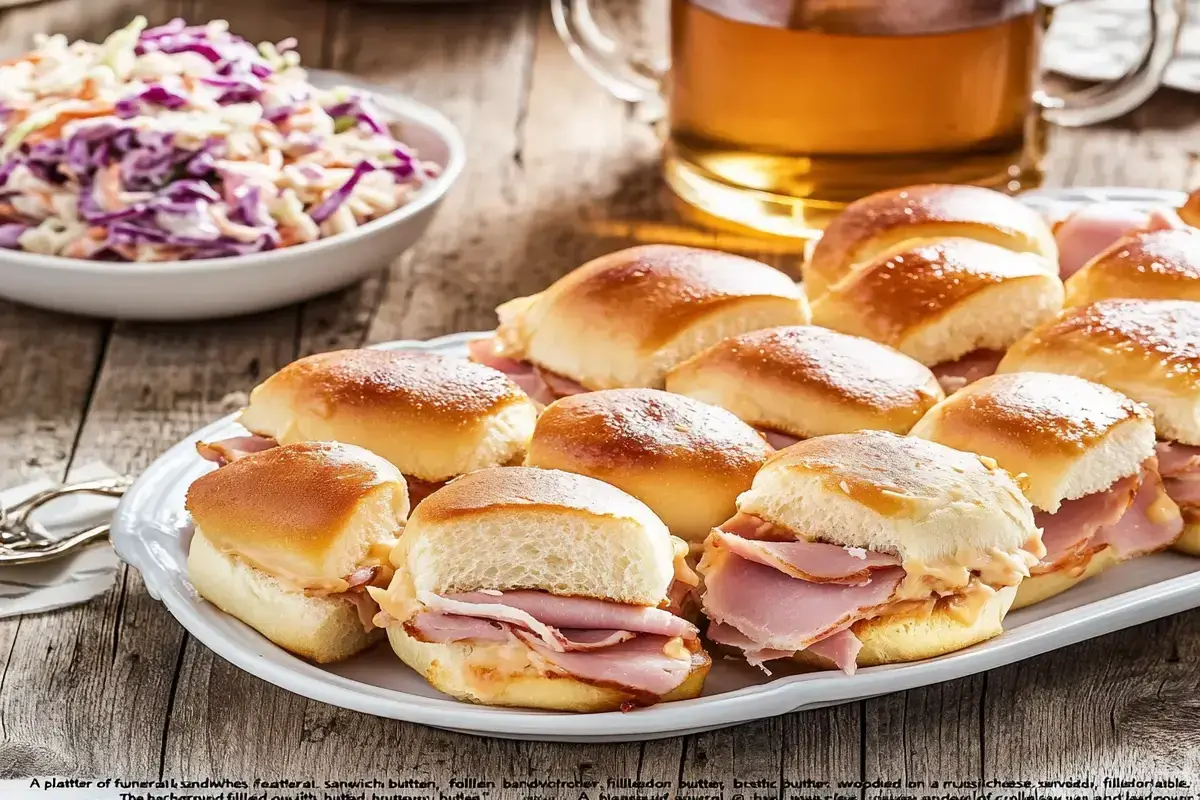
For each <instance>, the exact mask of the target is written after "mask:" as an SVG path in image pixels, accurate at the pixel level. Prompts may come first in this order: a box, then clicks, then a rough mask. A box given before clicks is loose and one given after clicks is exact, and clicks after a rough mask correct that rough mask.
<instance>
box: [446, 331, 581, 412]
mask: <svg viewBox="0 0 1200 800" xmlns="http://www.w3.org/2000/svg"><path fill="white" fill-rule="evenodd" d="M467 351H468V354H469V356H470V359H471V360H472V361H474V362H475V363H476V364H483V365H485V366H488V367H491V368H492V369H498V370H500V371H501V372H503V373H504V374H505V375H507V376H508V377H509V379H510V380H511V381H512V382H513V383H515V384H517V386H520V387H521V391H523V392H525V394H527V395H529V397H530V398H531V399H532V400H534V401H535V402H538V403H541V404H542V405H544V406H546V405H550V404H551V403H553V402H554V401H555V400H557V399H558V398H560V397H566V396H568V395H572V394H583V393H584V392H588V391H591V390H590V389H588V388H587V387H586V386H583V385H582V384H580V383H578V382H577V381H574V380H572V379H570V378H568V377H566V376H563V375H559V374H558V373H556V372H551V371H550V370H548V369H543V368H541V367H538V366H535V365H533V364H531V363H529V362H528V361H517V360H516V359H513V358H507V357H505V356H501V355H497V354H496V340H495V339H493V338H490V337H489V338H486V339H476V340H475V341H473V342H470V343H469V344H468V345H467Z"/></svg>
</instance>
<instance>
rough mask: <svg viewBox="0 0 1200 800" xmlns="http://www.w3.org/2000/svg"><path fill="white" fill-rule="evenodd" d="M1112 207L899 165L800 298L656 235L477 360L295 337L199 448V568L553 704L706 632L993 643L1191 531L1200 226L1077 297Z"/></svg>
mask: <svg viewBox="0 0 1200 800" xmlns="http://www.w3.org/2000/svg"><path fill="white" fill-rule="evenodd" d="M1184 211H1186V209H1184ZM1181 214H1182V212H1181ZM1093 221H1094V220H1093ZM1089 224H1091V223H1090V222H1089V218H1088V217H1087V216H1086V215H1085V216H1084V217H1081V218H1079V219H1075V220H1074V221H1072V222H1071V226H1070V227H1067V226H1066V225H1065V223H1064V224H1063V225H1060V226H1059V231H1058V232H1059V234H1060V236H1059V239H1058V243H1057V244H1056V240H1055V234H1054V232H1053V231H1052V230H1051V228H1050V226H1049V225H1047V223H1045V222H1044V221H1042V220H1041V219H1040V218H1039V217H1038V216H1037V215H1036V214H1034V213H1033V212H1032V211H1030V210H1029V209H1027V208H1026V207H1025V206H1023V205H1021V204H1020V203H1017V202H1016V201H1014V200H1012V199H1011V198H1008V197H1005V196H1003V195H1000V194H998V193H995V192H991V191H988V190H985V189H980V188H976V187H961V186H936V185H931V186H919V187H911V188H910V189H906V190H902V191H896V192H885V193H881V194H879V195H874V196H872V197H869V198H866V199H865V200H862V201H859V202H858V203H855V204H852V205H851V206H850V207H849V208H848V209H847V210H846V212H845V213H844V214H843V215H842V217H841V218H839V219H838V220H837V221H835V222H834V223H833V225H831V227H830V228H829V231H828V232H827V233H826V235H825V237H824V239H822V240H821V242H820V243H819V244H818V245H817V246H816V248H815V249H814V252H813V253H812V257H811V260H810V261H809V263H808V264H807V265H806V266H805V268H804V277H805V289H806V290H807V294H806V291H805V289H802V288H801V286H800V285H798V284H797V283H796V282H795V281H793V280H792V279H791V278H789V277H788V276H786V275H784V274H783V273H782V272H779V271H777V270H775V269H773V268H771V267H769V266H767V265H766V264H763V263H760V262H757V261H752V260H750V259H745V258H740V257H737V256H731V255H728V254H724V253H717V252H713V251H707V250H699V249H695V248H686V247H675V246H669V245H649V246H642V247H635V248H631V249H628V250H623V251H619V252H616V253H612V254H610V255H607V256H602V257H600V258H598V259H595V260H593V261H591V262H588V263H587V264H584V265H583V266H581V267H579V268H578V269H576V270H575V271H573V272H571V273H569V274H568V275H566V276H565V277H563V278H561V279H560V280H559V281H557V282H556V283H554V284H553V285H551V286H550V287H549V288H547V289H545V290H544V291H542V292H540V293H538V294H535V295H532V296H529V297H523V298H518V299H516V300H513V301H510V302H508V303H505V304H504V305H502V306H501V307H500V308H499V309H498V313H499V316H500V325H499V327H498V329H497V332H496V334H495V335H494V336H489V337H486V338H483V339H480V340H478V341H476V342H474V343H473V344H472V346H471V348H470V360H462V359H455V358H448V357H442V356H436V355H430V354H422V353H411V352H385V351H376V350H351V351H340V352H335V353H326V354H321V355H316V356H309V357H307V358H302V359H300V360H299V361H297V362H295V363H293V364H291V365H289V366H287V367H285V368H284V369H282V370H280V371H279V372H278V373H276V374H275V375H273V376H271V377H269V378H268V379H267V380H266V381H264V382H263V383H262V384H261V385H260V386H258V387H257V388H255V389H254V391H253V392H252V393H251V395H250V400H249V404H248V405H247V407H246V408H245V409H244V410H243V411H242V413H241V415H240V418H239V421H240V422H241V423H242V424H243V426H244V427H245V428H246V429H247V431H248V433H247V435H245V436H240V437H235V438H233V439H228V440H224V441H220V442H208V443H201V444H200V445H198V450H199V454H200V455H201V456H203V457H204V458H206V459H208V460H210V461H213V462H215V463H216V464H217V467H216V468H215V469H213V470H212V471H211V472H209V473H207V474H206V475H204V476H203V477H201V478H200V479H198V480H197V481H196V482H195V484H194V485H193V486H192V489H191V491H190V492H189V495H188V501H187V507H188V510H189V512H190V513H191V515H192V519H193V521H194V522H195V531H194V534H193V538H192V541H191V553H190V559H189V571H190V574H191V579H192V583H193V585H194V586H195V587H196V589H197V591H199V592H200V594H201V595H202V596H204V597H205V598H207V599H208V600H210V601H211V602H213V603H214V604H215V605H217V606H218V607H220V608H221V609H223V610H224V611H226V612H227V613H229V614H230V615H232V616H234V617H237V618H238V619H240V620H242V621H243V622H245V623H246V624H248V625H250V626H251V627H253V628H255V629H257V630H258V631H259V632H261V633H262V634H263V635H264V636H266V637H267V638H268V639H270V640H271V641H273V642H275V643H276V644H278V645H279V646H281V647H283V648H285V649H287V650H289V651H291V652H293V653H296V654H297V655H299V656H302V657H304V658H307V659H310V660H313V661H316V662H319V663H326V662H330V661H337V660H340V659H344V658H349V657H352V656H353V655H355V654H356V653H358V652H360V651H362V650H364V649H366V648H368V647H371V646H373V645H374V644H375V643H376V642H377V641H379V640H382V639H386V640H387V641H388V642H389V644H390V645H391V648H392V650H393V651H394V652H395V654H396V655H397V656H398V657H399V659H400V660H401V661H403V662H404V663H405V664H407V665H409V666H410V667H412V668H413V669H414V670H416V671H417V672H419V673H420V674H421V675H423V676H424V677H425V678H426V679H427V680H428V681H429V682H430V683H431V684H432V685H433V686H434V687H436V688H437V689H439V690H441V691H443V692H445V693H446V694H448V695H451V696H453V697H456V698H459V699H462V700H465V701H469V702H475V703H484V704H489V705H500V706H517V707H526V708H537V709H548V710H561V711H586V712H597V711H611V710H629V709H632V708H635V707H638V706H645V705H651V704H654V703H659V702H666V701H674V700H683V699H687V698H692V697H696V696H697V695H699V694H700V693H701V691H702V690H703V685H704V680H705V677H706V675H707V673H708V671H709V667H710V664H711V661H712V658H713V657H714V656H719V657H724V658H735V659H738V660H744V661H746V662H748V663H750V664H752V665H756V666H758V667H761V668H763V669H764V670H767V671H775V670H778V669H780V668H782V667H784V666H785V665H789V664H790V665H792V667H793V668H798V669H830V670H834V669H836V670H841V671H842V672H845V673H848V674H853V673H854V672H855V671H856V670H857V669H859V668H862V667H869V666H874V665H881V664H893V663H902V662H906V661H913V660H917V659H924V658H929V657H933V656H938V655H943V654H946V653H951V652H954V651H957V650H960V649H962V648H965V647H969V646H971V645H974V644H976V643H979V642H982V641H985V640H987V639H990V638H993V637H995V636H998V635H1000V634H1001V632H1002V631H1003V627H1004V620H1005V617H1006V615H1007V614H1008V613H1009V611H1010V610H1011V609H1014V608H1021V607H1024V606H1028V605H1032V604H1035V603H1039V602H1042V601H1045V600H1046V599H1048V598H1050V597H1052V596H1055V595H1058V594H1060V593H1063V592H1066V591H1068V590H1069V589H1070V588H1071V587H1072V586H1074V585H1076V584H1078V583H1080V582H1081V581H1084V580H1086V579H1089V578H1091V577H1093V576H1095V575H1097V574H1099V573H1100V572H1102V571H1104V570H1106V569H1109V568H1111V567H1113V566H1114V565H1116V564H1119V563H1121V562H1124V561H1128V560H1131V559H1137V558H1148V557H1153V554H1154V553H1156V552H1159V551H1161V550H1164V549H1166V548H1175V549H1176V550H1179V551H1181V552H1185V553H1189V554H1192V555H1200V289H1198V287H1200V247H1198V244H1197V238H1198V237H1200V233H1198V232H1196V231H1193V230H1190V229H1187V228H1186V227H1185V226H1184V225H1183V224H1182V223H1180V224H1179V225H1163V226H1157V227H1160V228H1163V229H1162V230H1149V229H1148V228H1151V227H1156V226H1153V225H1150V223H1149V222H1147V221H1145V220H1143V221H1141V222H1140V223H1139V225H1140V227H1138V228H1137V229H1136V230H1133V231H1132V232H1131V233H1130V235H1128V236H1125V238H1121V239H1120V240H1119V241H1116V242H1115V243H1114V242H1107V243H1106V244H1105V246H1104V247H1101V248H1099V249H1098V250H1097V253H1096V254H1093V255H1089V257H1088V259H1087V260H1086V263H1084V264H1082V265H1081V267H1080V268H1079V269H1075V270H1074V271H1073V274H1072V275H1071V276H1070V277H1069V279H1068V280H1067V284H1066V287H1065V290H1064V285H1063V282H1062V280H1061V279H1060V277H1059V272H1060V269H1061V268H1062V265H1061V264H1060V263H1059V261H1058V248H1059V247H1060V246H1062V245H1063V244H1064V242H1065V243H1067V244H1071V246H1072V247H1074V244H1072V242H1073V241H1074V240H1072V239H1071V238H1070V237H1071V236H1075V235H1076V234H1077V233H1078V232H1079V231H1080V230H1083V229H1084V228H1086V226H1087V225H1089ZM1064 230H1065V231H1066V235H1064V234H1063V231H1064ZM1075 244H1077V242H1075ZM1077 252H1078V248H1077V249H1076V250H1073V251H1072V253H1073V254H1074V253H1077ZM1072 257H1074V255H1073V256H1072ZM1064 271H1065V270H1064ZM1064 297H1065V301H1066V305H1067V307H1066V309H1065V310H1064V308H1063V306H1064ZM810 298H811V300H812V305H811V313H810V305H809V300H810ZM814 320H815V322H816V324H813V322H814ZM710 653H711V654H712V655H710Z"/></svg>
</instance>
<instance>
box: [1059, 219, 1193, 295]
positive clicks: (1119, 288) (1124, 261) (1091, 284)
mask: <svg viewBox="0 0 1200 800" xmlns="http://www.w3.org/2000/svg"><path fill="white" fill-rule="evenodd" d="M1066 287H1067V300H1066V305H1068V306H1083V305H1087V304H1088V303H1094V302H1095V301H1097V300H1109V299H1113V298H1121V297H1130V298H1141V299H1147V300H1200V231H1197V230H1195V229H1193V228H1188V229H1186V230H1164V231H1153V232H1150V233H1137V234H1134V235H1133V236H1129V237H1127V238H1125V239H1121V240H1120V241H1118V242H1117V243H1116V244H1114V245H1113V246H1112V247H1109V248H1108V249H1107V250H1105V251H1104V252H1102V253H1100V254H1099V255H1098V256H1096V257H1095V258H1093V259H1092V260H1091V261H1089V262H1088V263H1087V265H1086V266H1085V267H1084V268H1083V269H1081V270H1080V271H1079V272H1076V273H1075V274H1074V275H1072V276H1071V277H1070V278H1069V279H1068V280H1067V283H1066Z"/></svg>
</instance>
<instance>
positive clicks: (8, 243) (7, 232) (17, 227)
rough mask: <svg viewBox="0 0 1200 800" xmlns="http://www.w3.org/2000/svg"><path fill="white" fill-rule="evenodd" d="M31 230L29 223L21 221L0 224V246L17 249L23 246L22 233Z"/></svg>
mask: <svg viewBox="0 0 1200 800" xmlns="http://www.w3.org/2000/svg"><path fill="white" fill-rule="evenodd" d="M27 230H29V226H28V225H23V224H21V223H19V222H9V223H5V224H3V225H0V247H3V248H5V249H7V250H16V249H17V248H18V247H20V246H21V234H23V233H24V232H25V231H27Z"/></svg>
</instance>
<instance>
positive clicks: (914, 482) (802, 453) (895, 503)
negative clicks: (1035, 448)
mask: <svg viewBox="0 0 1200 800" xmlns="http://www.w3.org/2000/svg"><path fill="white" fill-rule="evenodd" d="M768 469H770V470H771V471H773V472H777V471H780V470H797V471H800V472H803V473H806V474H809V475H816V476H819V477H821V478H822V480H823V482H824V483H825V484H826V489H827V490H828V491H830V492H833V493H837V492H841V493H843V494H845V495H848V496H850V497H852V498H853V499H854V500H855V501H857V502H858V503H859V504H861V505H863V506H866V507H867V508H870V509H872V510H873V511H875V512H877V513H879V514H882V515H884V516H900V515H905V516H907V515H910V514H911V513H912V511H913V500H914V499H919V498H927V499H937V500H939V502H940V500H941V499H942V498H941V495H942V494H945V493H946V492H947V491H948V489H953V488H957V487H959V486H961V485H963V484H964V483H965V482H970V483H973V484H979V485H984V486H991V484H992V483H993V482H994V480H995V476H996V473H997V470H996V467H995V465H994V464H993V463H991V462H989V461H984V460H982V459H981V458H980V457H979V456H977V455H975V454H973V453H965V452H960V451H958V450H954V449H952V448H949V447H945V446H943V445H940V444H936V443H934V442H929V441H925V440H924V439H918V438H916V437H912V436H897V435H896V434H893V433H887V432H885V431H859V432H857V433H844V434H835V435H832V436H818V437H816V438H813V439H807V440H805V441H803V442H800V443H799V444H795V445H792V446H791V447H788V448H785V449H783V450H780V451H779V452H778V453H776V454H775V455H774V456H772V457H771V460H770V461H769V462H768ZM989 491H990V489H989ZM951 493H952V492H951Z"/></svg>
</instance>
